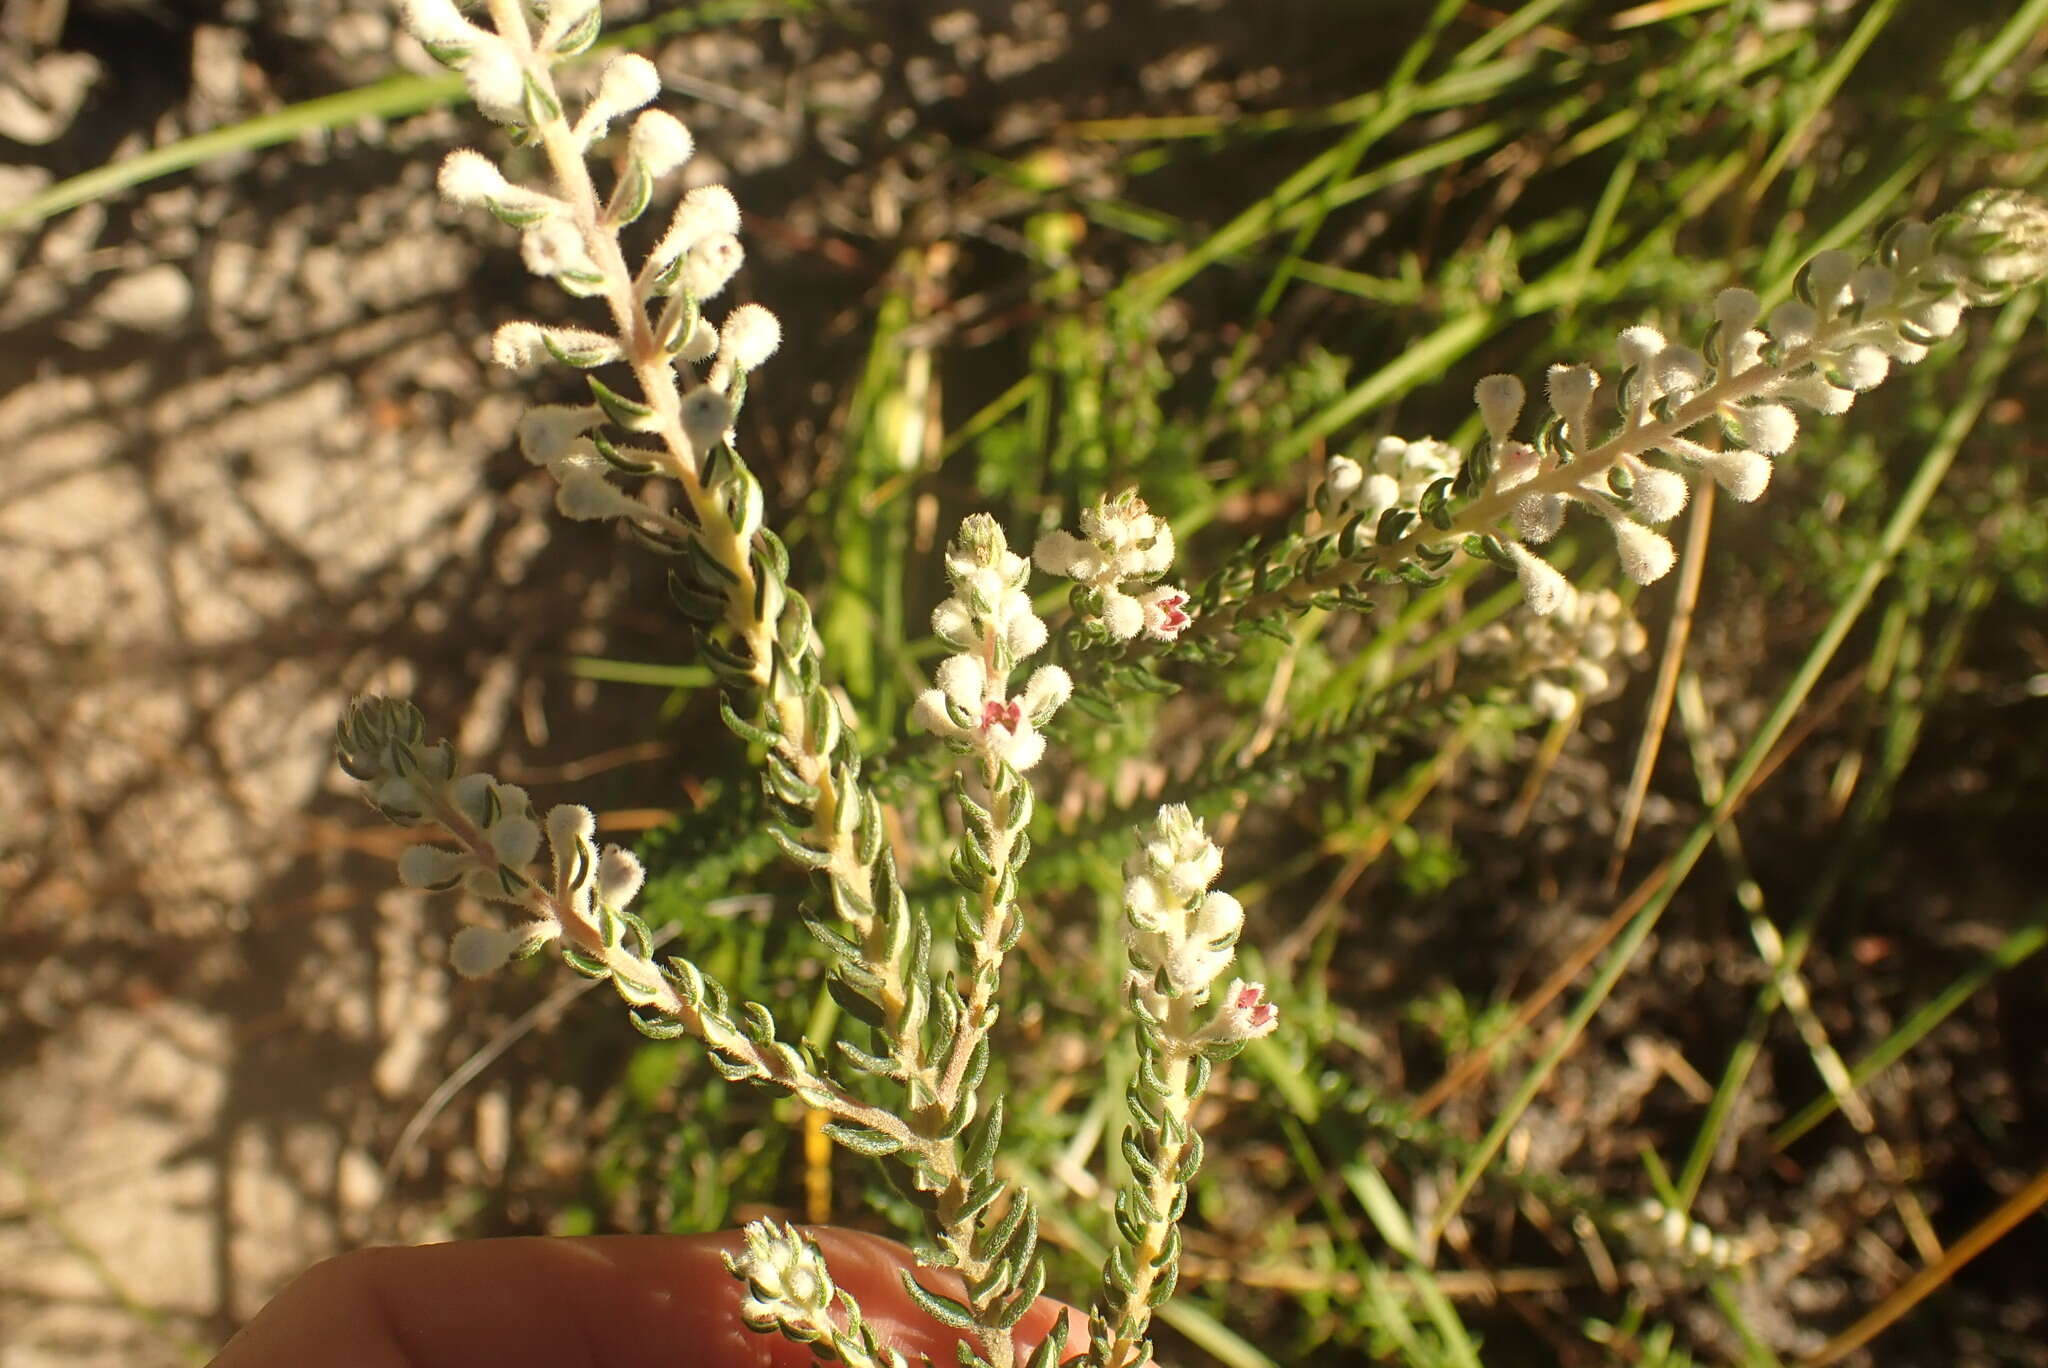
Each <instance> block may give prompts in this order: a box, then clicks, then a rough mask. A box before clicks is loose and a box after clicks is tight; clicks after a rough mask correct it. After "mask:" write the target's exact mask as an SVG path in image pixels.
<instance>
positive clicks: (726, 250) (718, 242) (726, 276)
mask: <svg viewBox="0 0 2048 1368" xmlns="http://www.w3.org/2000/svg"><path fill="white" fill-rule="evenodd" d="M745 259H746V253H745V252H744V251H742V250H741V249H740V240H739V239H738V238H736V237H734V236H733V235H732V234H731V233H717V234H714V235H712V236H711V237H708V238H705V239H704V240H703V241H702V242H699V243H698V244H697V245H696V246H694V247H692V248H690V250H689V253H688V255H687V256H686V257H685V259H684V262H683V288H684V289H685V290H687V291H688V292H689V293H690V294H691V296H693V297H694V298H697V299H710V298H711V297H712V296H714V295H716V294H717V293H718V292H719V291H721V290H723V289H724V288H725V287H726V286H727V285H728V284H730V283H731V281H732V278H733V277H734V276H735V275H737V274H739V269H740V263H741V262H742V261H744V260H745Z"/></svg>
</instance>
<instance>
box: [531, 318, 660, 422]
mask: <svg viewBox="0 0 2048 1368" xmlns="http://www.w3.org/2000/svg"><path fill="white" fill-rule="evenodd" d="M542 336H543V337H545V336H546V334H542ZM548 350H549V351H554V345H553V344H552V343H550V344H549V345H548ZM570 364H571V365H574V364H575V363H574V362H570ZM584 379H585V381H586V382H587V383H588V384H589V386H590V397H591V398H593V399H595V400H596V401H597V406H598V407H599V408H601V409H603V410H604V414H605V417H607V418H609V419H611V420H612V422H614V423H616V424H617V425H618V426H620V427H622V428H625V429H626V430H627V431H628V432H646V431H648V430H649V425H650V423H651V422H652V420H653V418H654V409H653V408H652V407H651V406H649V405H647V404H643V403H641V402H640V401H639V400H638V399H628V398H627V397H626V396H625V395H623V394H620V393H619V392H618V391H616V390H614V389H613V388H612V387H611V386H609V385H607V384H605V383H604V382H603V381H602V380H599V379H598V378H597V377H596V376H594V375H591V376H585V377H584Z"/></svg>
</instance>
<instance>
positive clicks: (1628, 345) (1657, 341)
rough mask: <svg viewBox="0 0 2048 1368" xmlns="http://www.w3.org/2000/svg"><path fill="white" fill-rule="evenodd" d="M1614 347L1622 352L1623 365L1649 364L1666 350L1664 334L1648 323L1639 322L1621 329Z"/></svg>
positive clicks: (1618, 351)
mask: <svg viewBox="0 0 2048 1368" xmlns="http://www.w3.org/2000/svg"><path fill="white" fill-rule="evenodd" d="M1614 349H1615V351H1616V352H1617V353H1619V354H1620V356H1621V364H1622V365H1624V366H1647V365H1649V364H1650V362H1652V361H1654V360H1656V358H1657V353H1659V352H1661V351H1663V350H1664V334H1663V333H1660V332H1658V331H1657V330H1656V329H1655V328H1653V327H1651V326H1650V325H1649V324H1647V323H1638V324H1637V325H1636V326H1634V327H1633V328H1623V329H1622V330H1621V335H1620V336H1619V337H1617V338H1615V340H1614Z"/></svg>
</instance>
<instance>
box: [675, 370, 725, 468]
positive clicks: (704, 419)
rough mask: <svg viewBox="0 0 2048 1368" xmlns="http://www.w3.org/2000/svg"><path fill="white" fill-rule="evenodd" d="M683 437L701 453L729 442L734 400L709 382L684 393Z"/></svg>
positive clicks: (700, 454)
mask: <svg viewBox="0 0 2048 1368" xmlns="http://www.w3.org/2000/svg"><path fill="white" fill-rule="evenodd" d="M682 420H683V436H684V437H686V438H687V439H688V440H689V443H690V449H691V450H692V451H694V452H696V453H697V454H698V455H699V456H702V455H704V454H705V453H706V452H708V451H710V450H712V448H714V447H716V446H718V445H720V444H721V443H723V442H724V441H725V435H726V433H728V432H730V431H731V430H732V401H731V400H730V399H727V398H726V397H725V396H724V395H723V394H721V393H719V392H718V391H717V390H715V389H712V388H711V387H710V386H709V385H699V386H698V387H697V388H696V389H693V390H691V391H690V392H689V393H688V394H686V395H684V396H683V403H682Z"/></svg>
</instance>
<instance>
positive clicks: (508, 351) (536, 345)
mask: <svg viewBox="0 0 2048 1368" xmlns="http://www.w3.org/2000/svg"><path fill="white" fill-rule="evenodd" d="M546 355H547V348H546V346H545V345H544V344H543V343H542V342H541V331H540V325H539V324H538V323H524V322H519V323H501V324H499V325H498V330H497V331H496V332H494V333H492V334H491V360H492V361H493V362H495V363H496V364H498V365H500V366H503V367H504V368H505V369H506V370H523V369H524V368H526V367H527V366H530V365H532V364H533V363H534V362H536V361H538V360H539V359H540V358H542V357H543V356H546Z"/></svg>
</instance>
